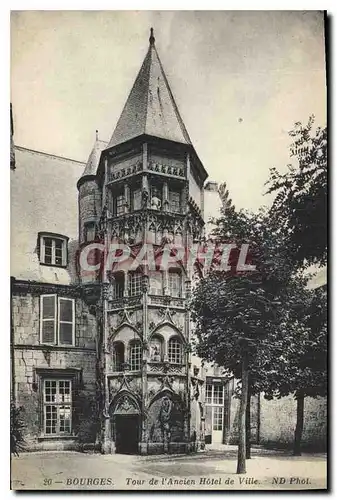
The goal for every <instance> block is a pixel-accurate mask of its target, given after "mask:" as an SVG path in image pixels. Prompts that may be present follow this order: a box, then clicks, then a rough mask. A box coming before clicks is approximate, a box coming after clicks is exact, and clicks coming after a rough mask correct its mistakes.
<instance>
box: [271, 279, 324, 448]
mask: <svg viewBox="0 0 337 500" xmlns="http://www.w3.org/2000/svg"><path fill="white" fill-rule="evenodd" d="M286 294H287V297H286ZM284 297H285V300H287V303H288V306H287V311H288V316H287V318H286V323H285V324H284V325H282V327H286V329H287V334H286V335H285V336H283V342H281V344H280V347H281V348H282V350H284V352H286V353H287V355H286V356H281V357H280V358H279V368H278V370H277V373H276V374H275V378H274V384H275V385H274V387H273V386H271V387H270V388H269V391H268V389H267V398H271V397H273V396H275V395H276V396H277V397H283V396H287V395H289V394H293V395H294V397H295V399H296V401H297V418H296V428H295V433H294V455H300V454H301V439H302V432H303V423H304V422H303V420H304V399H305V397H306V396H311V397H314V398H315V397H318V396H326V394H327V309H326V292H325V290H324V287H320V288H318V289H316V290H308V289H307V288H306V287H303V286H297V287H294V286H290V287H288V289H287V290H286V291H285V294H284ZM279 338H282V337H281V336H279Z"/></svg>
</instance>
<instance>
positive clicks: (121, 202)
mask: <svg viewBox="0 0 337 500" xmlns="http://www.w3.org/2000/svg"><path fill="white" fill-rule="evenodd" d="M124 208H125V198H124V193H119V194H118V195H117V196H116V197H115V210H114V212H115V214H116V215H122V214H124V211H125V210H124Z"/></svg>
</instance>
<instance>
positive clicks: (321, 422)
mask: <svg viewBox="0 0 337 500" xmlns="http://www.w3.org/2000/svg"><path fill="white" fill-rule="evenodd" d="M295 427H296V400H295V399H294V398H293V397H292V396H287V397H285V398H281V399H275V400H272V401H267V400H265V399H264V398H263V397H261V428H260V442H261V444H263V445H266V446H275V447H282V448H291V447H292V446H293V441H294V432H295ZM326 432H327V401H326V399H325V398H317V399H314V398H309V397H307V398H305V400H304V427H303V436H302V446H303V449H312V450H316V451H321V450H326V447H327V445H326Z"/></svg>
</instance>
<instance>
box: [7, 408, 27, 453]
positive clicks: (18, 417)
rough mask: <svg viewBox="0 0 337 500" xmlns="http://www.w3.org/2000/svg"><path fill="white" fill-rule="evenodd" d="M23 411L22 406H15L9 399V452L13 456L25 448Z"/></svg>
mask: <svg viewBox="0 0 337 500" xmlns="http://www.w3.org/2000/svg"><path fill="white" fill-rule="evenodd" d="M23 413H24V408H23V407H22V406H16V404H15V403H14V402H13V401H11V415H10V416H11V453H12V454H13V455H15V456H19V452H20V451H24V450H25V440H24V430H25V421H24V415H23Z"/></svg>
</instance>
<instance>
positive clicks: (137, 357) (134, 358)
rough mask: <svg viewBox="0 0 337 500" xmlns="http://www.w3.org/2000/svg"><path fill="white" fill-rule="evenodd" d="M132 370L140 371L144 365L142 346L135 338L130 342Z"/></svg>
mask: <svg viewBox="0 0 337 500" xmlns="http://www.w3.org/2000/svg"><path fill="white" fill-rule="evenodd" d="M129 362H130V370H131V371H138V370H140V369H141V366H142V346H141V343H140V342H139V340H133V341H132V342H131V344H130V357H129Z"/></svg>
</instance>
